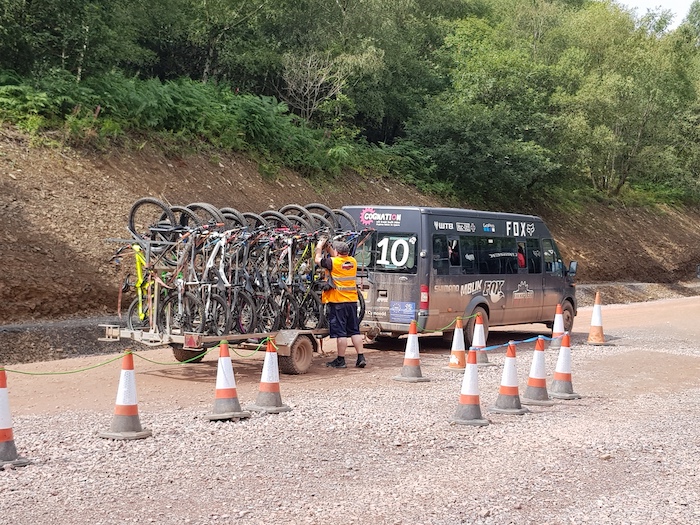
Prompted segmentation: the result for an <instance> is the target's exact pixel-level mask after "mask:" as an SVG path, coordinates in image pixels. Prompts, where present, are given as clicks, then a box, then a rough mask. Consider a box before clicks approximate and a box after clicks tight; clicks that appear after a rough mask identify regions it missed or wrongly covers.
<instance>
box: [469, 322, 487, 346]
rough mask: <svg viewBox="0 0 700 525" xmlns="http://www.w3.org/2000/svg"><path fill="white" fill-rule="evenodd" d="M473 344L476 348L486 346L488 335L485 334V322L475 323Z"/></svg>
mask: <svg viewBox="0 0 700 525" xmlns="http://www.w3.org/2000/svg"><path fill="white" fill-rule="evenodd" d="M472 346H473V347H474V348H484V347H485V346H486V336H485V335H484V325H483V324H475V325H474V341H472Z"/></svg>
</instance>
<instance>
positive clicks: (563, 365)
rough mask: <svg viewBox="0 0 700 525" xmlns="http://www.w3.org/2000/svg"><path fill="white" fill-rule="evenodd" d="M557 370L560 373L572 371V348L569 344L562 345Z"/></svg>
mask: <svg viewBox="0 0 700 525" xmlns="http://www.w3.org/2000/svg"><path fill="white" fill-rule="evenodd" d="M556 371H557V372H559V373H560V374H570V373H571V349H570V348H569V347H567V346H562V347H561V350H559V357H558V358H557V366H556Z"/></svg>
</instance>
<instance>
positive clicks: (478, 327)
mask: <svg viewBox="0 0 700 525" xmlns="http://www.w3.org/2000/svg"><path fill="white" fill-rule="evenodd" d="M471 347H474V348H475V349H476V364H477V366H496V363H489V356H488V353H487V352H486V350H483V349H484V348H486V336H485V334H484V321H483V320H482V319H481V314H477V316H476V319H475V320H474V335H472V342H471Z"/></svg>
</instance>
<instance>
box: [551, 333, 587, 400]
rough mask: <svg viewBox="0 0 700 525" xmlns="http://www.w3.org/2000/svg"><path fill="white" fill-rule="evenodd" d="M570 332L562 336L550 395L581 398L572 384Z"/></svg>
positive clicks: (557, 397)
mask: <svg viewBox="0 0 700 525" xmlns="http://www.w3.org/2000/svg"><path fill="white" fill-rule="evenodd" d="M570 341H571V340H570V338H569V334H568V332H567V333H565V334H564V336H563V337H562V338H561V348H560V349H559V357H558V358H557V366H556V368H555V369H554V379H553V380H552V386H551V389H550V395H551V396H552V397H553V398H555V399H581V396H580V395H579V394H576V393H575V392H574V387H573V385H572V384H571V346H570V344H571V342H570Z"/></svg>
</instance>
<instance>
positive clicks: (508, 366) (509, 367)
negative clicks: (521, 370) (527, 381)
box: [501, 357, 518, 387]
mask: <svg viewBox="0 0 700 525" xmlns="http://www.w3.org/2000/svg"><path fill="white" fill-rule="evenodd" d="M501 385H503V386H515V387H517V386H518V370H517V368H516V367H515V358H514V357H506V361H505V364H504V365H503V377H502V379H501Z"/></svg>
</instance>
